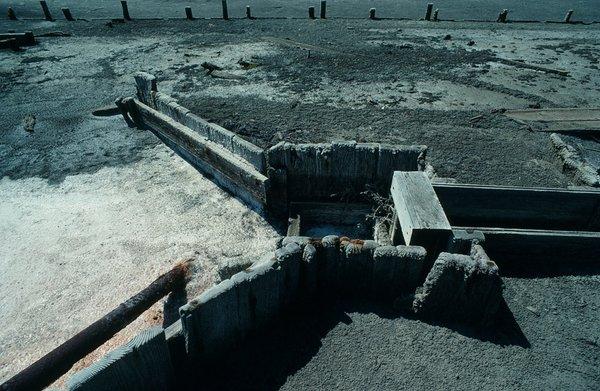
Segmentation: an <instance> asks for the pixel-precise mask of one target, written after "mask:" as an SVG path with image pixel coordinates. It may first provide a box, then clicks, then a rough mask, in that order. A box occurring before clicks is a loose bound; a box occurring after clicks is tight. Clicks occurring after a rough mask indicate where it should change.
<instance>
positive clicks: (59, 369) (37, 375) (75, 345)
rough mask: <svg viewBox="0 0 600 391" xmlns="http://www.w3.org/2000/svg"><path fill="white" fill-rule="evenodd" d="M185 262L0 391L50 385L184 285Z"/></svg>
mask: <svg viewBox="0 0 600 391" xmlns="http://www.w3.org/2000/svg"><path fill="white" fill-rule="evenodd" d="M187 270H188V263H187V262H184V263H180V264H178V265H176V266H175V267H174V268H173V269H171V270H170V271H169V272H167V273H165V274H163V275H161V276H160V277H158V278H157V279H156V280H154V282H152V284H150V285H149V286H148V287H147V288H145V289H143V290H142V291H140V292H139V293H138V294H136V295H135V296H132V297H131V298H129V299H128V300H127V301H126V302H124V303H122V304H121V305H120V306H118V307H117V308H115V309H114V310H112V311H111V312H109V313H108V314H106V315H105V316H104V317H102V318H100V319H99V320H97V321H96V322H94V323H92V324H91V325H89V326H88V327H86V328H85V329H83V330H82V331H80V332H79V333H77V334H75V336H73V337H72V338H71V339H69V340H67V341H66V342H65V343H63V344H62V345H60V346H58V347H57V348H55V349H54V350H52V351H51V352H50V353H48V354H46V355H45V356H43V357H42V358H40V359H39V360H37V361H36V362H34V363H33V364H31V365H30V366H28V367H27V368H25V369H24V370H23V371H21V372H19V373H18V374H16V375H15V376H13V377H12V378H10V379H8V380H7V381H6V382H5V383H3V384H2V385H0V389H1V390H38V389H43V388H45V387H46V386H48V385H50V384H51V383H52V382H54V381H55V380H56V379H58V378H59V377H60V376H61V375H63V374H64V373H65V372H67V371H68V370H69V369H70V368H71V367H72V366H73V364H75V363H76V362H77V361H79V360H81V359H82V358H83V357H85V356H86V355H87V354H89V353H90V352H92V351H94V349H96V348H98V346H100V345H102V344H103V343H104V342H106V341H107V340H109V339H110V338H111V337H112V336H113V335H115V334H116V333H117V332H118V331H119V330H121V329H122V328H123V327H125V326H126V325H128V324H129V323H131V322H132V321H133V320H134V319H135V318H137V317H138V316H140V315H141V314H142V313H143V312H144V311H146V310H147V309H148V308H150V307H151V306H152V305H153V304H154V303H156V302H157V301H158V300H159V299H160V298H162V297H163V296H165V295H166V294H168V293H169V292H171V291H172V290H173V289H175V288H176V287H178V286H180V285H181V284H183V282H184V277H185V275H186V273H187Z"/></svg>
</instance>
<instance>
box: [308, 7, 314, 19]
mask: <svg viewBox="0 0 600 391" xmlns="http://www.w3.org/2000/svg"><path fill="white" fill-rule="evenodd" d="M308 17H309V19H314V18H315V7H308Z"/></svg>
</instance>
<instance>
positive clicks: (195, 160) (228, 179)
mask: <svg viewBox="0 0 600 391" xmlns="http://www.w3.org/2000/svg"><path fill="white" fill-rule="evenodd" d="M133 102H134V104H135V107H136V109H137V111H138V113H139V115H140V117H141V119H142V120H143V122H144V124H146V125H147V126H148V127H149V128H150V130H151V131H152V132H153V133H154V134H155V135H156V136H157V137H159V138H160V139H161V140H162V141H163V142H164V143H165V144H167V145H168V146H169V147H170V148H172V149H173V150H174V151H175V152H177V153H178V154H179V155H180V156H182V157H183V158H184V159H186V160H187V161H188V162H190V164H192V165H193V166H194V167H196V168H197V169H198V170H200V171H201V172H203V173H205V174H206V175H208V176H210V177H212V178H214V179H215V181H216V182H217V183H218V184H219V185H220V186H222V187H224V188H225V189H227V190H229V191H230V192H232V193H233V194H235V195H236V196H238V197H239V198H241V199H242V200H243V201H245V202H247V203H248V204H250V205H251V206H253V207H254V208H256V209H263V207H264V206H265V204H266V200H267V193H268V189H269V179H268V178H267V177H266V176H264V175H263V174H262V173H260V172H259V171H258V170H257V169H256V168H255V167H254V166H253V165H251V164H249V163H248V162H246V161H245V160H243V159H240V158H238V157H237V156H235V155H233V154H232V153H231V152H230V151H228V150H227V149H225V148H224V147H222V146H221V145H219V144H217V143H215V142H213V141H210V140H208V139H207V138H205V137H202V136H201V135H199V134H198V133H197V132H195V131H193V130H192V129H190V128H188V127H187V126H185V125H182V124H180V123H179V122H176V121H175V120H173V119H172V118H170V117H168V116H167V115H165V114H163V113H161V112H159V111H157V110H154V109H152V108H151V107H149V106H147V105H145V104H143V103H141V102H140V101H138V100H135V99H134V100H133Z"/></svg>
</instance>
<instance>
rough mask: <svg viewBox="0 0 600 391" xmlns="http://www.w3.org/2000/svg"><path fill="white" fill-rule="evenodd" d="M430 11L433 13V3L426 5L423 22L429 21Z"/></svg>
mask: <svg viewBox="0 0 600 391" xmlns="http://www.w3.org/2000/svg"><path fill="white" fill-rule="evenodd" d="M431 11H433V3H429V4H427V11H426V12H425V20H427V21H429V20H431Z"/></svg>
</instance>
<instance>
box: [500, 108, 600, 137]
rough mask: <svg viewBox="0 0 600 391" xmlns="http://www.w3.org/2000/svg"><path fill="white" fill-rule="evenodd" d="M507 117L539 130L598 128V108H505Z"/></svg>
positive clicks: (574, 131)
mask: <svg viewBox="0 0 600 391" xmlns="http://www.w3.org/2000/svg"><path fill="white" fill-rule="evenodd" d="M504 115H506V116H507V117H509V118H511V119H513V120H515V121H517V122H519V123H522V124H526V125H529V126H532V128H535V130H536V131H539V132H558V133H591V132H594V133H596V132H598V131H599V130H600V108H595V107H590V108H579V107H571V108H552V109H536V110H531V109H529V110H507V111H506V112H505V113H504Z"/></svg>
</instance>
